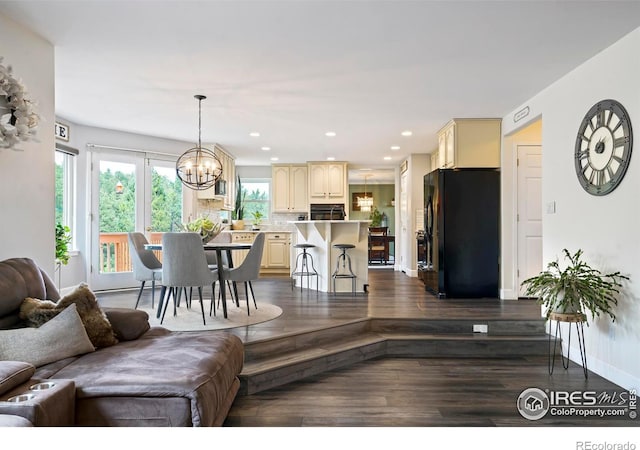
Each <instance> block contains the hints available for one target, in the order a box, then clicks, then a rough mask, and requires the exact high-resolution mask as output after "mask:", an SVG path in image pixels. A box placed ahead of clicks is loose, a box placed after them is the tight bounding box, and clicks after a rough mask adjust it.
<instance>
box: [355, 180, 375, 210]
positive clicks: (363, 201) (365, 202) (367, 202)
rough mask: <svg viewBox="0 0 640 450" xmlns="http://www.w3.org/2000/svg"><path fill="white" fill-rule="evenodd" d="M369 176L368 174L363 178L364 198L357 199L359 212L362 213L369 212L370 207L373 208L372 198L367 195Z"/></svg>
mask: <svg viewBox="0 0 640 450" xmlns="http://www.w3.org/2000/svg"><path fill="white" fill-rule="evenodd" d="M370 176H371V175H369V174H367V175H365V176H364V196H362V197H358V207H359V208H360V211H364V212H369V211H371V207H372V206H373V197H369V196H368V195H367V178H369V177H370Z"/></svg>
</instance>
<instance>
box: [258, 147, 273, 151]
mask: <svg viewBox="0 0 640 450" xmlns="http://www.w3.org/2000/svg"><path fill="white" fill-rule="evenodd" d="M260 150H264V151H265V152H268V151H269V150H271V147H260Z"/></svg>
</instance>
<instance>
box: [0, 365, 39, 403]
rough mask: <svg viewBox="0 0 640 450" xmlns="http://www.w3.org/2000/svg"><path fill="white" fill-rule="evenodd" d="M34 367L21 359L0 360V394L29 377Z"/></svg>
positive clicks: (34, 369) (33, 371)
mask: <svg viewBox="0 0 640 450" xmlns="http://www.w3.org/2000/svg"><path fill="white" fill-rule="evenodd" d="M35 371H36V368H35V367H33V366H32V365H31V364H29V363H26V362H22V361H2V362H0V395H2V394H4V393H5V392H9V391H10V390H11V389H13V388H14V387H16V386H19V385H21V384H22V383H24V382H26V381H27V380H29V379H31V377H32V376H33V374H34V373H35Z"/></svg>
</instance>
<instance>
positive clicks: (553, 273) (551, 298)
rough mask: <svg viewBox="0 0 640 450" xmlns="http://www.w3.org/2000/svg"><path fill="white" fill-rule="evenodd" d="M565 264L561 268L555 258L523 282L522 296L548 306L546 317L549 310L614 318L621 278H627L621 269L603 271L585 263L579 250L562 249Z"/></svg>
mask: <svg viewBox="0 0 640 450" xmlns="http://www.w3.org/2000/svg"><path fill="white" fill-rule="evenodd" d="M563 253H564V257H565V258H566V259H567V260H568V264H567V265H566V267H565V268H564V269H562V268H561V267H560V263H559V262H558V260H555V261H552V262H550V263H549V264H548V265H547V270H545V271H543V272H540V273H539V274H538V275H536V276H534V277H531V278H528V279H526V280H524V281H523V282H522V286H523V287H524V286H526V290H525V295H527V296H533V297H536V298H537V299H538V303H540V304H541V305H544V306H545V307H546V308H547V318H549V316H550V315H551V314H552V313H561V314H582V315H583V316H585V317H586V313H587V312H589V313H590V315H591V317H592V318H597V317H599V316H600V314H607V315H608V316H609V317H611V319H612V320H613V321H615V319H616V316H615V313H614V311H613V308H614V307H615V306H616V305H617V304H618V300H617V298H616V296H617V294H618V293H619V292H620V288H621V287H622V280H628V279H629V277H626V276H624V275H622V274H620V272H612V273H602V272H601V271H600V270H598V269H594V268H592V267H591V266H589V264H587V263H586V262H584V261H583V260H582V259H581V258H582V253H583V252H582V250H578V251H576V252H575V253H573V254H571V253H570V252H569V251H568V250H567V249H563Z"/></svg>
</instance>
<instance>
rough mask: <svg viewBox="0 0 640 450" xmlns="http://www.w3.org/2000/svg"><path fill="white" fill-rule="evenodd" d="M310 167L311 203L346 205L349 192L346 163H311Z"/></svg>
mask: <svg viewBox="0 0 640 450" xmlns="http://www.w3.org/2000/svg"><path fill="white" fill-rule="evenodd" d="M308 167H309V197H310V199H311V200H310V201H311V203H313V202H318V203H323V202H331V203H333V202H338V203H341V202H342V203H346V200H347V192H348V191H347V163H346V162H330V163H325V162H310V163H309V164H308Z"/></svg>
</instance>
